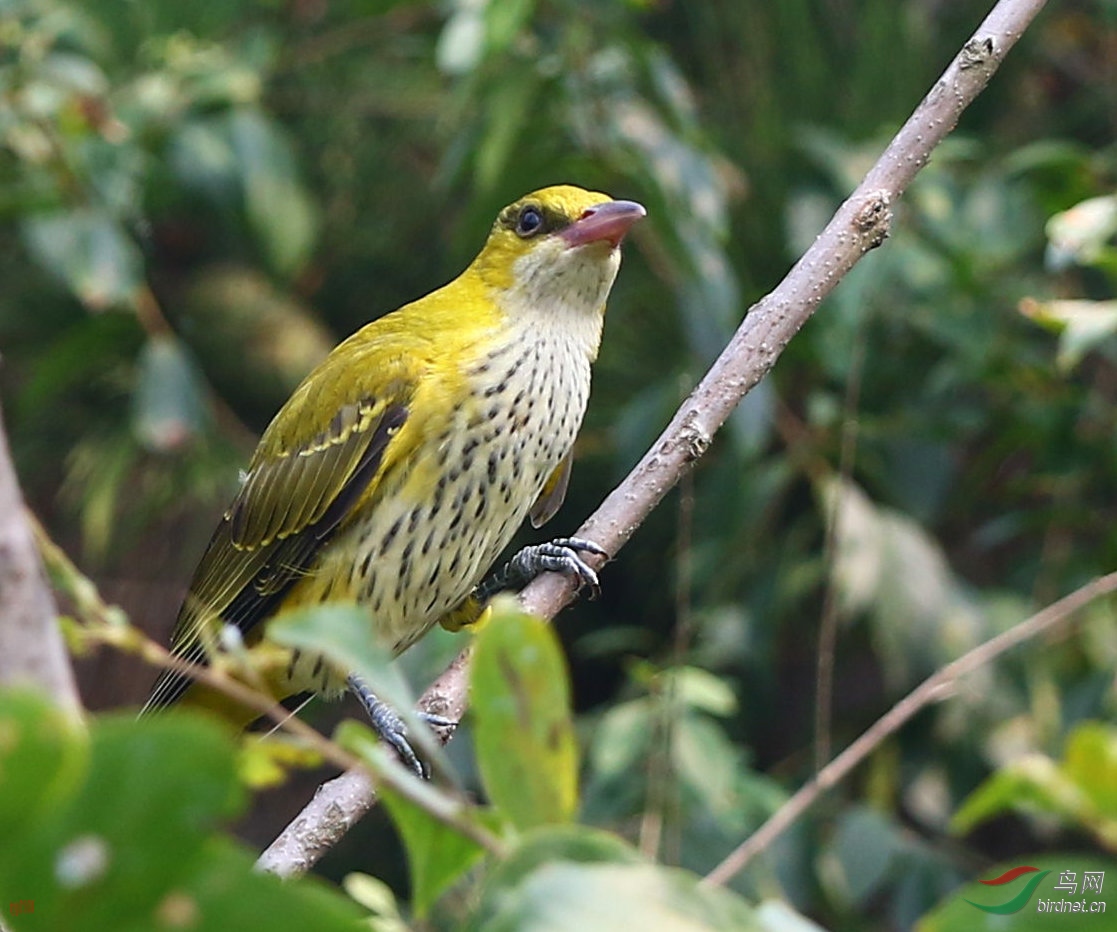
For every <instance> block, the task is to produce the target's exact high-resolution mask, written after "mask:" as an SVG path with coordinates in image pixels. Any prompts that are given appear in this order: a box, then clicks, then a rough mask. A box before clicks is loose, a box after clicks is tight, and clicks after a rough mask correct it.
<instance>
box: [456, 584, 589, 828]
mask: <svg viewBox="0 0 1117 932" xmlns="http://www.w3.org/2000/svg"><path fill="white" fill-rule="evenodd" d="M514 605H515V603H512V602H509V601H503V600H502V601H501V602H500V603H498V604H497V605H495V606H494V610H493V618H492V619H491V620H490V621H489V622H488V624H486V625H485V626H484V627H483V628H482V630H481V631H480V633H479V634H478V636H477V641H476V645H475V647H474V656H473V663H472V668H471V674H470V695H471V697H472V703H471V705H472V709H473V714H474V718H475V726H474V731H475V735H476V747H477V759H478V760H477V762H478V766H479V768H480V771H481V777H482V779H483V781H484V784H485V789H486V791H487V792H488V794H489V798H490V799H491V800H492V801H493V803H494V804H495V805H496V806H497V808H498V809H499V810H500V811H501V813H503V814H504V815H505V816H506V817H507V818H508V819H509V820H510V821H511V822H512V823H513V824H514V825H516V826H517V827H518V828H530V827H531V826H535V825H542V824H545V823H549V822H565V821H567V820H569V819H571V818H572V817H573V815H574V812H575V809H576V808H577V804H578V750H577V745H576V744H575V740H574V726H573V723H572V721H571V717H570V692H569V686H568V685H567V674H566V664H565V661H564V659H563V655H562V649H561V647H560V646H559V642H558V638H557V637H556V636H555V633H554V632H553V631H552V630H551V628H550V627H549V626H548V625H547V624H546V623H544V622H543V621H540V620H539V619H538V618H533V617H531V616H530V615H525V614H523V613H522V612H520V611H518V610H517V609H516V608H515V607H514Z"/></svg>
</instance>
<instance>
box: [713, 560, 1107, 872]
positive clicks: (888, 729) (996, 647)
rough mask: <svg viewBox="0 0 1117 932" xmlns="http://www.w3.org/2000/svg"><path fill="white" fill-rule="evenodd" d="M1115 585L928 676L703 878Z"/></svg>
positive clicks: (746, 857)
mask: <svg viewBox="0 0 1117 932" xmlns="http://www.w3.org/2000/svg"><path fill="white" fill-rule="evenodd" d="M1114 590H1117V573H1110V574H1109V575H1108V576H1101V577H1099V578H1098V579H1095V580H1094V581H1093V582H1090V583H1087V584H1086V585H1085V586H1082V587H1081V588H1080V589H1076V590H1075V591H1074V592H1072V593H1071V594H1070V595H1068V596H1064V597H1063V598H1062V599H1060V600H1059V601H1058V602H1055V603H1054V604H1052V605H1049V606H1047V608H1045V609H1043V610H1042V611H1040V612H1037V613H1036V614H1034V615H1032V616H1031V617H1030V618H1027V619H1025V620H1024V621H1022V622H1020V623H1019V624H1017V625H1014V626H1013V627H1011V628H1009V629H1008V630H1007V631H1002V632H1001V633H1000V634H998V635H996V636H995V637H992V638H990V639H989V640H988V641H984V642H983V643H981V644H979V645H978V646H977V647H975V648H973V649H972V650H969V651H967V652H966V653H964V654H963V655H962V656H961V657H959V658H958V659H957V660H954V661H952V662H950V663H948V664H947V665H946V666H944V667H942V668H941V669H939V670H938V671H936V672H935V673H933V674H932V675H931V676H929V677H927V679H925V680H924V681H923V682H922V683H920V684H919V685H918V686H917V687H916V688H915V689H913V690H912V691H911V692H910V693H908V694H907V695H906V696H905V697H904V698H903V699H901V700H900V701H899V702H897V703H896V704H895V705H894V706H893V707H892V708H891V709H889V710H888V712H886V713H885V714H884V715H883V716H881V717H880V718H879V719H877V720H876V721H875V722H874V723H873V724H872V725H871V726H870V727H869V728H868V729H867V730H866V731H865V732H864V733H863V734H862V735H861V736H860V737H859V738H857V740H855V741H854V742H853V743H852V744H851V745H850V746H849V747H847V748H846V749H845V750H844V751H842V753H841V754H839V755H838V756H837V757H835V758H834V759H833V760H832V761H831V762H830V763H829V764H827V765H826V766H825V767H823V768H822V770H820V771H819V772H818V775H817V776H816V777H815V778H814V779H813V780H811V781H809V782H808V783H806V784H804V785H803V786H802V787H801V788H800V789H799V790H798V791H796V793H795V795H793V796H792V797H791V798H790V799H788V801H787V802H785V803H784V804H783V805H782V806H780V808H779V809H778V810H777V811H776V812H775V813H774V814H773V815H772V816H771V817H770V818H769V819H768V821H767V822H765V823H764V824H763V825H761V826H760V828H758V829H757V830H756V831H755V832H753V834H752V835H750V836H749V837H748V838H746V839H745V840H744V841H743V842H742V843H741V844H740V845H738V846H737V847H736V848H735V849H734V850H733V851H732V852H731V853H730V854H729V856H728V857H726V858H725V860H723V861H722V862H721V863H720V864H718V866H717V867H715V868H714V869H713V870H712V871H710V873H709V874H707V875H706V876H705V877H704V878H703V880H702V882H703V883H705V884H709V885H714V886H716V885H720V884H724V883H726V882H727V881H729V880H730V879H731V878H732V877H733V876H734V875H735V874H737V873H739V872H740V871H741V870H742V869H744V867H745V866H746V865H747V864H748V863H749V861H751V860H752V859H753V858H754V857H756V855H758V854H759V853H760V852H761V851H763V850H764V849H765V848H767V847H768V846H769V845H770V844H771V843H772V842H773V841H775V839H776V838H778V837H779V836H780V834H781V833H783V832H784V831H785V830H786V829H787V828H788V827H789V826H791V825H792V824H793V823H794V822H795V821H796V820H797V819H798V818H799V817H800V816H801V815H802V814H803V813H804V812H806V810H807V809H808V808H810V806H811V805H812V804H813V803H814V801H815V800H816V799H818V797H819V796H821V795H822V794H823V793H825V792H826V791H827V790H828V789H830V788H831V787H833V786H834V785H835V784H837V783H839V782H840V781H841V780H843V779H845V777H846V776H847V775H848V774H849V773H850V771H852V770H853V768H854V767H856V766H857V765H858V764H860V763H861V762H862V761H863V760H865V758H866V757H868V756H869V755H870V754H871V753H872V752H873V751H874V750H876V749H877V748H878V747H879V746H880V744H881V742H883V741H884V740H885V739H886V738H887V737H889V736H890V735H892V734H894V733H895V732H896V731H898V730H899V729H900V728H901V727H902V726H903V725H904V724H905V723H906V722H908V721H910V720H911V718H912V717H913V716H914V715H916V714H917V713H918V712H920V711H922V710H923V709H925V708H926V707H927V706H929V705H931V704H932V703H935V702H938V701H939V700H941V699H945V698H948V697H949V696H950V695H951V694H952V693H953V692H954V686H955V683H956V682H957V681H958V679H959V678H961V677H963V676H965V675H966V674H967V673H972V672H973V671H974V670H977V669H979V668H980V667H984V666H986V665H987V664H989V663H991V662H992V661H993V660H995V659H996V658H997V657H999V656H1001V654H1003V653H1005V652H1006V651H1008V650H1011V649H1012V648H1013V647H1016V646H1017V645H1018V644H1022V643H1024V642H1025V641H1028V640H1031V639H1032V638H1034V637H1037V636H1038V635H1040V634H1043V633H1045V632H1048V631H1050V630H1052V629H1053V628H1055V627H1056V626H1058V625H1059V624H1060V623H1062V622H1064V621H1066V620H1067V618H1069V617H1070V616H1071V615H1073V614H1074V613H1075V612H1077V611H1078V610H1079V609H1081V608H1082V607H1084V606H1085V605H1088V604H1089V603H1090V602H1092V601H1093V600H1094V599H1096V598H1098V597H1099V596H1103V595H1107V594H1108V593H1110V592H1113V591H1114Z"/></svg>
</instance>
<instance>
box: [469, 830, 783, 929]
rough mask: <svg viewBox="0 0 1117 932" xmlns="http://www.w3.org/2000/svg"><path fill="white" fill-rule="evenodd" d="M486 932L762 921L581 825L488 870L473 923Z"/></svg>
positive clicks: (528, 841) (525, 845) (725, 896)
mask: <svg viewBox="0 0 1117 932" xmlns="http://www.w3.org/2000/svg"><path fill="white" fill-rule="evenodd" d="M470 928H471V929H473V930H478V932H479V930H482V929H483V930H484V932H544V930H546V932H558V930H566V929H582V930H587V932H588V930H597V929H602V930H604V929H642V930H646V932H658V930H664V932H666V930H671V932H690V930H694V932H701V930H726V932H730V930H732V932H749V930H754V929H755V930H760V929H763V928H765V927H764V926H763V925H761V924H760V922H759V920H758V919H757V917H756V914H755V913H754V912H753V911H752V909H751V908H750V907H749V906H748V904H747V903H745V902H744V901H743V900H741V899H740V898H738V897H737V896H736V895H734V894H732V893H730V892H728V891H726V890H722V889H719V888H706V887H700V886H699V885H698V878H697V877H696V876H695V875H693V874H691V873H689V872H687V871H682V870H677V869H674V868H664V867H659V866H657V865H654V864H647V863H643V862H642V861H641V860H640V858H639V857H638V855H637V854H636V852H634V851H633V850H632V849H631V848H629V847H628V846H627V845H624V844H623V843H622V842H621V841H620V840H619V839H617V838H615V837H614V836H611V835H607V834H605V833H603V832H599V831H595V830H592V829H586V828H581V827H573V826H570V827H556V828H547V829H544V830H539V831H535V832H531V833H529V834H528V835H525V836H524V838H523V840H522V843H521V844H520V846H519V847H518V848H517V850H516V851H514V852H513V853H512V854H511V855H510V856H509V857H508V858H507V859H506V860H505V862H504V863H502V864H501V865H500V866H499V867H498V868H497V869H495V870H494V871H493V872H492V873H491V874H490V876H489V878H488V882H487V883H486V885H485V889H484V891H483V894H482V899H481V906H480V908H479V909H478V911H477V913H476V915H475V916H474V917H473V923H472V925H471V926H470Z"/></svg>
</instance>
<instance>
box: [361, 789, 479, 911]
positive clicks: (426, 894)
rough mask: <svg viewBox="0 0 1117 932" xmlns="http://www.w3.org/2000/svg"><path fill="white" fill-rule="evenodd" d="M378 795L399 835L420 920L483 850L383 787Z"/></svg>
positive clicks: (424, 811) (424, 810)
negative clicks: (408, 866) (408, 867)
mask: <svg viewBox="0 0 1117 932" xmlns="http://www.w3.org/2000/svg"><path fill="white" fill-rule="evenodd" d="M380 796H381V798H382V799H383V800H384V805H385V806H387V807H388V813H389V814H390V815H391V817H392V821H393V822H395V824H396V828H398V829H399V833H400V835H401V836H403V844H404V847H405V848H406V849H407V861H408V863H409V864H410V865H411V903H412V906H413V908H414V910H415V915H416V916H418V917H419V918H420V919H421V918H423V917H425V916H426V915H427V913H428V912H429V910H430V908H431V906H432V905H433V904H434V902H435V901H436V900H437V899H438V897H439V896H441V895H442V893H443V892H444V891H445V890H446V888H447V887H449V886H450V885H451V884H452V883H454V881H456V880H457V879H458V878H460V877H461V876H462V875H463V874H464V873H465V872H466V871H468V870H469V869H470V868H471V867H473V865H474V864H476V863H477V861H479V860H480V859H481V856H482V855H483V854H484V853H485V850H484V848H482V847H481V846H480V845H479V844H477V842H475V841H473V840H472V839H470V838H466V837H465V836H464V835H462V834H461V833H460V832H457V831H455V830H454V829H452V828H449V827H448V826H446V825H444V824H443V823H442V822H439V821H438V820H437V819H436V818H434V816H432V815H431V814H430V813H429V812H428V811H427V810H426V809H423V808H422V807H420V806H416V805H415V804H414V803H412V802H410V801H409V800H406V799H404V798H403V797H402V796H399V795H398V794H396V793H393V792H391V791H390V790H387V789H384V788H381V790H380Z"/></svg>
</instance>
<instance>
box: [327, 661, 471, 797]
mask: <svg viewBox="0 0 1117 932" xmlns="http://www.w3.org/2000/svg"><path fill="white" fill-rule="evenodd" d="M346 682H347V683H348V684H349V691H350V692H351V693H353V695H354V696H356V697H357V699H358V700H360V703H361V705H362V706H364V708H365V712H367V713H368V717H369V721H370V722H371V723H372V728H373V731H375V732H376V734H377V735H378V736H379V737H380V739H381V740H382V741H383V742H384V743H385V744H388V745H390V746H391V747H392V749H393V750H394V751H395V752H396V754H398V755H399V759H400V762H401V763H402V764H403V765H404V766H405V767H406V768H407V769H408V770H410V771H411V772H412V773H414V774H415V775H416V776H418V777H419V778H420V779H423V780H426V779H429V778H430V768H429V767H428V766H427V764H426V763H425V762H424V761H421V760H419V757H418V755H416V753H415V752H414V751H413V750H412V748H411V745H410V743H409V742H408V740H407V726H406V725H405V724H404V722H403V719H402V718H400V716H399V713H397V712H396V710H395V709H393V708H392V707H391V706H390V705H388V703H386V702H385V701H384V700H383V699H380V698H378V697H377V696H376V694H375V693H374V692H373V691H372V690H371V689H369V687H368V684H367V683H366V682H365V681H364V680H363V679H361V678H360V677H359V676H357V674H356V673H350V674H349V676H348V678H347V680H346ZM415 714H416V715H417V716H418V717H419V718H420V719H421V720H422V721H424V722H426V723H427V724H428V725H431V726H433V727H435V728H456V727H457V724H458V723H457V722H454V721H451V720H450V719H448V718H443V717H442V716H441V715H432V714H431V713H429V712H416V713H415Z"/></svg>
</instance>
